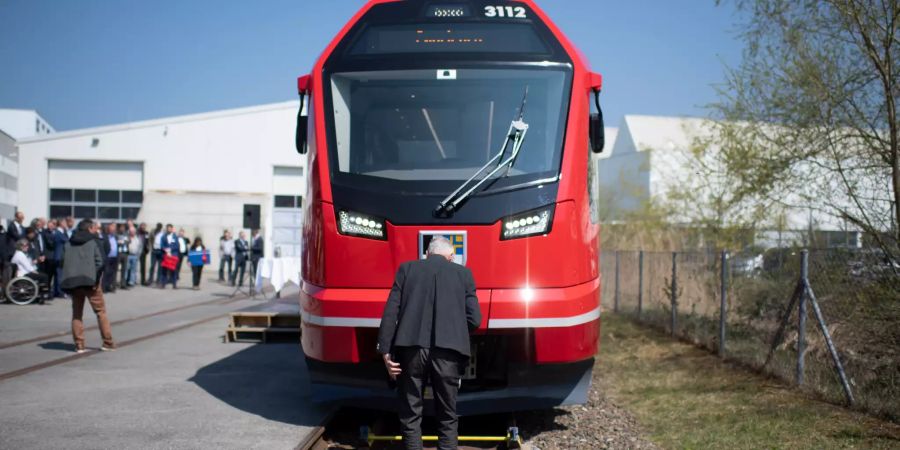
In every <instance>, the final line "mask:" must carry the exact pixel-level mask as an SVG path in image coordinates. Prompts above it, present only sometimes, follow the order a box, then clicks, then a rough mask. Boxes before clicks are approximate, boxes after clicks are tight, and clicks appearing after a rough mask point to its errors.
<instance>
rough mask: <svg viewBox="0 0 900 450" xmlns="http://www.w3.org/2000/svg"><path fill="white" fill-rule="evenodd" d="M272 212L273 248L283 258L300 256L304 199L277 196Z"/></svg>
mask: <svg viewBox="0 0 900 450" xmlns="http://www.w3.org/2000/svg"><path fill="white" fill-rule="evenodd" d="M274 203H275V208H274V209H273V210H272V246H273V248H275V249H276V251H277V253H278V254H279V255H281V256H283V257H299V256H300V240H301V235H302V232H303V209H302V208H303V197H301V196H296V195H276V196H275V199H274Z"/></svg>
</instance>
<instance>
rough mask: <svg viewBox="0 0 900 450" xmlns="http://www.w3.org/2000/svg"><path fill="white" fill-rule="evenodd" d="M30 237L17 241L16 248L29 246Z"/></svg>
mask: <svg viewBox="0 0 900 450" xmlns="http://www.w3.org/2000/svg"><path fill="white" fill-rule="evenodd" d="M28 244H29V242H28V239H25V238H22V239H19V240H18V241H16V250H21V249H23V248H28Z"/></svg>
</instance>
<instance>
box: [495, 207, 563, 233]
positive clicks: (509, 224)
mask: <svg viewBox="0 0 900 450" xmlns="http://www.w3.org/2000/svg"><path fill="white" fill-rule="evenodd" d="M554 209H555V208H554V206H549V207H545V208H541V209H535V210H533V211H529V212H526V213H522V214H516V215H514V216H509V217H506V218H504V219H503V226H502V227H501V230H502V231H501V234H500V239H501V240H504V241H505V240H509V239H518V238H523V237H528V236H536V235H542V234H547V233H549V232H550V227H551V226H552V225H553V211H554Z"/></svg>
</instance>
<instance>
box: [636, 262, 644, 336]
mask: <svg viewBox="0 0 900 450" xmlns="http://www.w3.org/2000/svg"><path fill="white" fill-rule="evenodd" d="M643 310H644V251H643V250H641V252H640V253H638V307H637V315H638V319H640V318H641V312H642V311H643Z"/></svg>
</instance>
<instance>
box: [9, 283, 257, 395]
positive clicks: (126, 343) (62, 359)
mask: <svg viewBox="0 0 900 450" xmlns="http://www.w3.org/2000/svg"><path fill="white" fill-rule="evenodd" d="M248 298H249V297H248V296H246V295H242V296H237V297H227V298H218V299H213V300H208V301H204V302H199V303H193V304H189V305H184V306H179V307H175V308H170V309H166V310H162V311H156V312H153V313H148V314H143V315H140V316H136V317H129V318H126V319H121V320H117V321H113V322H111V323H110V325H112V326H116V325H120V324H125V323H129V322H136V321H140V320H145V319H149V318H153V317H158V316H163V315H167V314H172V313H176V312H180V311H184V310H187V309H192V308H197V307H202V306H224V305H229V304H232V303H237V302H239V301H241V300H246V299H248ZM228 314H229V312H224V313H213V314H210V315H205V316H203V317H201V318H198V319H196V320H193V321H190V322H187V323H180V324H178V325H176V326H173V327H168V328H164V329H162V330H158V331H154V332H151V333H148V334H145V335H141V336H138V337H134V338H131V339H127V340H124V341H119V342H117V348H123V347H127V346H130V345H133V344H137V343H139V342H143V341H146V340H148V339H154V338H157V337H161V336H165V335H168V334H172V333H175V332H178V331H181V330H184V329H186V328H190V327H193V326H196V325H200V324H203V323H206V322H210V321H213V320H216V319H222V318H225V317H228ZM96 328H97V326H96V325H94V326H91V327H85V330H86V331H87V330H92V329H96ZM69 334H71V331H61V332H58V333H52V334H47V335H43V336H38V337H34V338H29V339H23V340H20V341H15V342H8V343H4V344H3V345H2V346H0V350H4V349H9V348H13V347H18V346H21V345H25V344H30V343H35V342H41V341H46V340H48V339H53V338H56V337H60V336H66V335H69ZM98 353H100V351H99V350H96V349H91V350H88V351H87V352H85V353H73V354H69V355H67V356H63V357H60V358H54V359H51V360H49V361H44V362H41V363H38V364H34V365H31V366H28V367H23V368H20V369H16V370H12V371H8V372H3V373H0V382H2V381H5V380H9V379H11V378H16V377H19V376H22V375H27V374H29V373H33V372H36V371H39V370H42V369H46V368H48V367H53V366H58V365H60V364H65V363H67V362H70V361H74V360H76V359H81V358H87V357H90V356H93V355H96V354H98Z"/></svg>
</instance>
